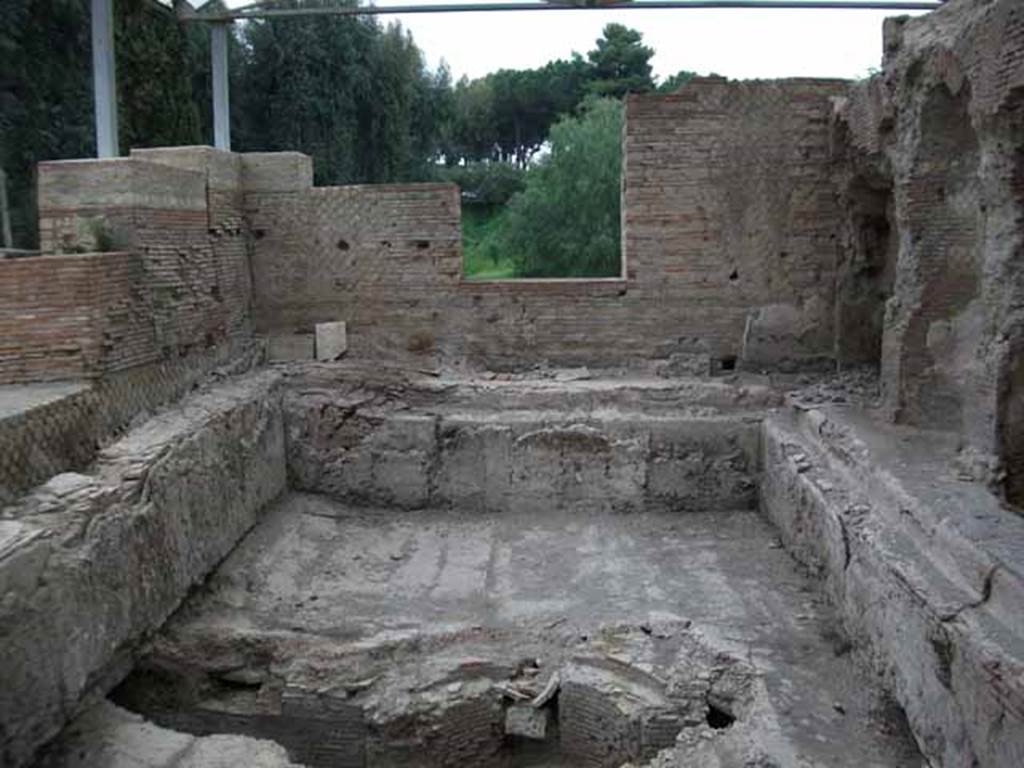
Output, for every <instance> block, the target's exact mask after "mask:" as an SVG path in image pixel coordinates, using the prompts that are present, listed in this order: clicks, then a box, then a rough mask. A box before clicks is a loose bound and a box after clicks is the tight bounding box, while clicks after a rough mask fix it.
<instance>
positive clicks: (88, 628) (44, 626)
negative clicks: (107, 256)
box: [0, 373, 285, 765]
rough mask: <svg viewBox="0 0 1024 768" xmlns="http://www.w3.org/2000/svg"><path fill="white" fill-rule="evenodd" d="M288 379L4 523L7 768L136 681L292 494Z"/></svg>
mask: <svg viewBox="0 0 1024 768" xmlns="http://www.w3.org/2000/svg"><path fill="white" fill-rule="evenodd" d="M274 383H275V377H274V375H273V374H268V373H262V374H257V375H253V376H250V377H248V378H242V379H236V380H234V381H231V382H229V383H227V384H224V385H221V386H220V387H218V388H216V389H213V390H210V391H207V392H204V393H202V394H200V395H196V396H194V397H192V398H189V399H188V400H186V401H185V402H184V403H183V404H182V406H181V407H180V408H178V409H175V410H173V411H169V412H167V413H165V414H163V415H162V416H160V417H156V418H153V419H150V420H149V421H148V422H146V424H145V425H144V426H142V427H140V428H138V429H136V430H133V431H131V432H129V433H128V434H127V435H126V436H125V437H124V438H122V439H121V440H119V441H118V442H116V443H114V444H113V445H111V446H109V447H107V448H106V449H104V450H103V451H102V452H101V453H100V455H99V457H98V458H97V461H96V462H95V464H94V465H93V467H92V468H91V469H90V471H89V472H88V474H74V473H65V474H60V475H57V476H56V477H54V478H52V479H51V480H50V481H49V482H47V483H46V484H44V485H42V486H40V487H39V488H37V489H36V490H35V491H34V492H33V493H31V494H29V495H27V496H25V497H24V498H22V499H21V500H20V501H19V502H18V503H17V504H15V505H12V506H9V507H6V508H4V509H3V515H2V516H0V594H2V595H3V596H4V599H3V601H2V603H0V627H2V628H3V629H2V632H0V635H2V637H3V647H4V663H3V670H4V671H3V685H0V763H3V764H4V765H22V764H25V763H26V762H27V761H28V759H29V758H30V757H31V755H32V753H33V751H34V750H35V749H37V748H38V747H39V746H40V745H42V744H43V743H44V742H46V741H47V740H49V739H50V738H52V737H53V736H54V735H56V733H57V731H58V730H59V729H60V728H61V727H62V726H63V725H64V723H65V722H66V721H67V720H68V719H69V718H71V717H74V716H75V715H76V714H78V713H79V712H80V711H81V708H82V706H83V705H84V704H86V703H88V701H89V699H90V697H97V696H103V695H104V694H105V693H106V692H107V691H108V690H109V688H110V687H112V686H113V685H115V684H116V683H117V682H118V681H119V680H120V678H121V677H122V676H123V675H124V674H125V673H127V672H128V671H129V669H130V668H131V665H132V663H133V659H132V653H133V650H134V649H135V648H136V647H137V645H138V643H139V642H140V641H141V639H142V637H143V636H144V635H145V634H146V633H148V632H150V631H152V630H154V629H156V628H157V627H159V626H160V625H161V624H163V622H164V621H165V620H166V619H167V617H168V616H169V615H170V614H171V612H172V611H173V610H174V609H175V608H177V606H178V604H179V603H180V601H181V600H182V599H183V598H184V597H185V595H186V594H187V592H188V590H189V589H190V588H191V587H192V586H193V585H194V584H196V583H197V582H198V581H200V580H201V579H202V578H203V577H205V576H206V574H207V573H208V572H209V571H210V570H211V569H212V568H213V567H214V566H215V565H216V564H217V563H218V562H219V561H220V560H221V559H222V558H223V557H224V556H225V555H227V554H228V552H230V551H231V549H232V548H233V547H234V545H235V544H236V543H237V542H238V540H239V539H240V538H241V537H242V536H243V535H244V534H245V533H246V531H248V530H249V528H251V527H252V526H253V525H254V524H255V522H256V521H257V519H258V517H259V513H260V511H261V510H262V509H263V507H264V505H266V504H267V503H268V502H269V501H271V500H272V499H274V498H275V497H276V496H277V495H278V494H279V493H280V492H281V491H282V490H283V489H284V485H285V462H284V442H283V437H284V435H283V428H282V416H281V408H280V402H279V398H278V397H277V396H276V395H275V394H274V392H273V388H274Z"/></svg>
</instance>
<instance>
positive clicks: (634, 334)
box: [245, 78, 845, 369]
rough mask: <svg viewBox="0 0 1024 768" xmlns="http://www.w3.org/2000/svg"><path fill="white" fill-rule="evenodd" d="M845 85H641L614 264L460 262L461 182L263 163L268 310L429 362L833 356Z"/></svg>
mask: <svg viewBox="0 0 1024 768" xmlns="http://www.w3.org/2000/svg"><path fill="white" fill-rule="evenodd" d="M844 88H845V85H844V83H843V82H841V81H834V80H787V81H775V82H763V83H760V82H754V83H730V82H727V81H725V80H721V79H716V78H701V79H697V80H695V81H693V82H691V83H690V84H688V85H687V87H686V88H685V89H684V90H683V91H681V92H680V93H678V94H673V95H648V96H634V97H631V98H630V99H629V101H628V103H627V119H626V130H625V135H624V142H625V143H624V147H625V162H624V174H623V198H622V199H623V208H624V211H625V213H624V254H625V265H626V270H625V274H624V276H623V277H622V278H618V279H603V280H543V281H537V280H532V281H515V282H503V283H480V282H474V281H465V280H463V279H462V277H461V269H462V264H461V237H460V225H459V216H460V211H459V200H458V195H457V190H456V189H455V188H454V187H451V186H443V185H405V186H373V187H341V188H323V189H320V188H312V187H311V186H309V184H310V182H309V177H310V175H308V174H306V175H303V174H294V173H286V172H282V173H281V174H280V177H281V178H282V179H284V180H285V183H284V185H283V186H284V187H285V188H284V189H274V188H273V186H272V185H271V184H270V181H269V179H266V183H264V184H262V188H261V189H260V190H259V191H256V192H249V193H248V194H246V197H245V208H246V212H247V215H248V218H249V222H250V225H251V226H252V228H253V236H254V240H253V254H252V260H253V261H252V263H253V274H254V301H255V315H254V323H255V326H256V328H257V329H258V330H259V331H261V332H264V333H270V334H277V333H283V334H310V333H312V332H313V326H314V324H315V323H317V322H323V321H330V320H343V321H345V322H346V323H347V324H348V335H349V350H350V351H349V354H350V355H353V356H356V357H364V358H369V359H373V358H376V359H380V358H387V359H397V360H402V361H410V360H412V361H416V362H419V363H421V364H426V365H435V364H441V363H445V362H449V363H455V364H461V363H468V364H470V365H472V366H477V367H490V368H495V369H513V368H518V367H522V366H524V365H526V366H528V365H533V364H539V363H544V362H549V363H552V364H591V365H601V366H615V365H623V364H628V363H630V362H635V361H638V360H643V361H649V360H651V359H658V358H664V359H668V358H669V357H671V356H672V355H673V354H677V353H682V354H693V353H702V354H705V355H710V356H711V357H714V358H715V359H718V360H724V361H728V360H736V359H737V358H739V359H741V360H745V361H746V362H748V363H749V364H750V365H753V366H757V367H773V368H777V367H790V368H793V367H803V366H806V365H814V364H818V363H820V362H821V361H823V360H825V359H828V358H830V357H831V354H832V333H831V331H832V291H833V277H834V270H835V265H836V262H837V258H838V243H837V241H836V237H835V230H836V229H837V225H838V221H839V210H838V207H837V203H836V199H835V195H834V194H833V188H832V185H831V173H832V172H831V167H830V158H829V152H828V150H829V137H830V131H829V118H830V114H831V110H832V104H831V97H833V96H835V95H837V94H839V93H841V92H843V89H844ZM264 178H266V177H264Z"/></svg>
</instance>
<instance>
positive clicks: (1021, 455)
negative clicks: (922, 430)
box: [839, 0, 1024, 499]
mask: <svg viewBox="0 0 1024 768" xmlns="http://www.w3.org/2000/svg"><path fill="white" fill-rule="evenodd" d="M884 37H885V61H884V72H883V74H881V75H879V76H877V77H876V78H874V79H872V80H871V81H869V82H868V83H866V84H863V85H861V86H859V87H857V88H855V89H853V90H851V92H850V94H849V99H848V102H847V103H846V104H845V105H844V106H843V108H842V109H841V110H840V115H839V131H840V134H841V138H842V140H843V142H844V143H845V145H846V151H847V153H848V158H849V162H850V166H849V168H852V171H850V170H849V168H848V170H847V174H848V175H847V176H846V180H847V186H846V189H845V196H846V198H847V200H848V201H849V200H851V199H852V200H854V201H856V200H857V199H858V198H859V199H861V200H864V199H865V198H871V197H872V195H873V199H868V201H867V204H866V205H864V206H862V210H863V214H864V215H863V216H862V217H861V221H860V222H859V223H858V222H856V221H854V222H853V223H852V225H851V227H850V230H851V231H852V232H853V233H854V235H855V236H860V237H861V238H863V239H866V240H868V241H870V240H871V239H875V240H877V241H879V242H877V243H876V244H875V246H874V248H873V249H872V248H871V247H870V246H868V247H865V248H861V249H860V251H861V255H860V256H858V253H857V249H852V250H851V253H852V254H853V255H852V259H853V260H854V261H856V260H857V259H858V258H860V260H861V261H862V262H864V263H865V264H866V265H867V266H868V267H869V268H871V269H874V270H875V276H874V277H872V276H871V275H868V280H867V283H866V285H867V289H868V290H876V291H877V292H878V296H879V297H881V298H883V299H886V300H887V302H886V305H885V321H884V330H883V331H882V332H881V337H882V343H881V361H882V384H883V391H884V399H885V405H886V409H887V411H888V413H889V415H890V417H892V418H894V419H895V420H897V421H899V422H903V423H907V424H913V425H918V426H927V427H933V428H943V429H950V430H956V431H958V432H960V433H961V434H962V435H963V439H964V443H965V446H967V447H969V448H970V449H971V451H972V452H973V454H974V456H975V460H974V464H975V467H974V468H973V469H971V468H970V467H968V468H967V469H966V471H967V472H968V473H969V474H970V473H972V472H973V473H974V474H976V475H978V476H986V475H987V476H988V477H989V479H993V480H995V479H998V476H999V475H998V470H997V471H996V472H995V473H993V472H992V469H993V467H995V466H996V464H998V463H1000V462H1001V464H1002V469H1003V470H1005V471H1006V472H1008V475H1009V485H1008V490H1009V493H1010V497H1011V498H1013V499H1021V498H1024V374H1022V371H1024V362H1022V360H1024V310H1022V308H1021V300H1020V297H1021V296H1024V270H1021V269H1020V264H1021V259H1022V257H1024V228H1022V222H1024V182H1022V179H1024V151H1022V149H1021V147H1022V146H1024V112H1022V110H1021V103H1022V102H1021V98H1022V94H1024V7H1022V6H1021V4H1020V3H1018V2H1013V0H991V1H989V2H976V1H975V0H952V2H949V3H947V4H946V5H945V6H943V7H942V8H941V9H939V10H937V11H935V12H933V13H930V14H928V15H927V16H922V17H919V18H914V19H907V18H902V19H890V20H889V21H888V22H887V23H886V27H885V35H884ZM865 191H868V192H870V193H871V194H870V195H866V194H865ZM854 208H855V206H851V209H854ZM856 216H857V211H856V210H855V209H854V210H853V214H852V216H851V218H856ZM871 229H874V230H875V233H874V234H872V232H871V231H870V230H871ZM883 241H884V242H883ZM870 250H874V252H875V256H874V257H873V258H872V257H870V256H868V257H867V258H863V254H864V253H865V252H867V251H870ZM850 271H851V272H854V273H856V272H857V271H858V270H857V269H856V268H855V267H854V268H853V269H851V270H850ZM880 275H886V277H883V278H879V277H878V276H880ZM872 281H873V282H872ZM886 283H888V284H889V285H888V286H886V285H885V284H886ZM857 292H858V291H856V290H854V291H852V293H857ZM860 293H861V296H862V297H863V291H860ZM848 295H849V294H848ZM840 303H841V304H842V302H840ZM860 316H863V315H862V314H861V315H860ZM851 320H852V322H853V323H856V322H857V320H858V314H857V313H853V314H852V315H851ZM968 463H970V462H968Z"/></svg>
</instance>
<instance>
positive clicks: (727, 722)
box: [706, 702, 736, 730]
mask: <svg viewBox="0 0 1024 768" xmlns="http://www.w3.org/2000/svg"><path fill="white" fill-rule="evenodd" d="M706 720H707V723H708V725H710V726H711V727H712V728H714V729H715V730H721V729H723V728H728V727H729V726H731V725H732V724H733V723H735V722H736V718H735V717H733V716H732V715H730V714H729V713H728V712H726V711H725V710H724V709H722V708H720V707H716V706H715V705H714V704H711V703H710V702H709V703H708V716H707V718H706Z"/></svg>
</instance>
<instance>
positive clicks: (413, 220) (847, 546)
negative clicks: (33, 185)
mask: <svg viewBox="0 0 1024 768" xmlns="http://www.w3.org/2000/svg"><path fill="white" fill-rule="evenodd" d="M884 40H885V50H884V62H883V67H882V70H881V71H880V73H879V74H877V75H875V76H873V77H871V78H870V79H868V80H865V81H861V82H857V83H850V82H846V81H836V80H813V79H799V80H780V81H756V82H733V81H727V80H725V79H720V78H698V79H696V80H694V81H692V82H690V83H688V84H687V85H685V86H684V87H683V88H682V89H680V90H679V91H678V92H676V93H673V94H648V95H636V96H630V97H629V98H628V101H627V106H626V128H625V131H624V135H623V139H622V140H623V146H624V157H625V163H624V170H623V179H622V203H623V205H622V210H623V261H624V265H623V273H622V275H621V276H620V277H617V278H606V279H580V280H535V281H526V280H522V281H504V282H497V281H495V282H487V281H466V280H464V279H462V272H461V236H460V200H459V194H458V190H457V189H456V188H455V187H452V186H446V185H437V184H433V185H431V184H422V185H392V186H354V187H338V188H321V187H316V186H313V184H312V166H311V162H310V159H309V158H308V157H306V156H304V155H301V154H298V153H273V154H270V153H267V154H236V153H231V152H227V151H222V150H216V149H213V148H209V147H182V148H167V149H145V150H133V151H132V152H131V155H130V156H128V157H122V158H115V159H106V160H81V161H63V162H47V163H42V164H40V166H39V169H38V173H39V201H38V208H39V220H40V231H41V235H42V241H43V250H44V251H45V253H43V254H42V255H39V256H30V257H23V258H8V259H3V260H0V328H2V333H0V383H2V385H3V386H0V650H2V653H0V659H2V661H0V756H2V758H0V763H2V764H3V765H4V766H29V765H38V766H94V767H97V768H98V767H100V766H133V767H135V766H138V767H142V766H145V767H147V768H148V767H152V768H156V767H158V766H160V767H163V766H166V767H168V768H170V766H193V767H194V768H201V767H203V766H206V767H209V766H232V765H246V766H265V767H266V768H274V767H279V766H289V765H295V766H299V765H304V766H310V767H311V768H326V767H327V766H331V767H332V768H333V767H334V766H368V767H370V768H377V767H378V766H409V765H417V766H564V765H581V766H607V767H608V768H613V767H614V768H619V766H626V765H630V766H642V765H643V766H658V767H663V768H668V766H701V767H702V768H703V767H708V768H714V767H716V766H721V768H733V767H735V768H739V767H740V766H751V767H752V766H763V767H765V768H767V767H768V766H775V767H777V768H791V767H801V766H830V767H831V766H850V767H851V768H852V767H853V766H857V767H861V766H887V767H888V766H892V767H895V766H908V767H909V766H946V767H947V768H968V767H973V766H977V767H978V768H1017V767H1018V766H1021V765H1024V517H1022V514H1021V506H1020V505H1021V504H1024V4H1022V3H1021V2H1019V0H951V1H950V2H948V3H946V4H945V5H943V6H942V7H941V8H940V9H939V10H936V11H934V12H931V13H929V14H927V15H924V16H920V17H916V18H913V19H908V18H893V19H891V20H889V21H888V22H887V24H886V27H885V31H884Z"/></svg>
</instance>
